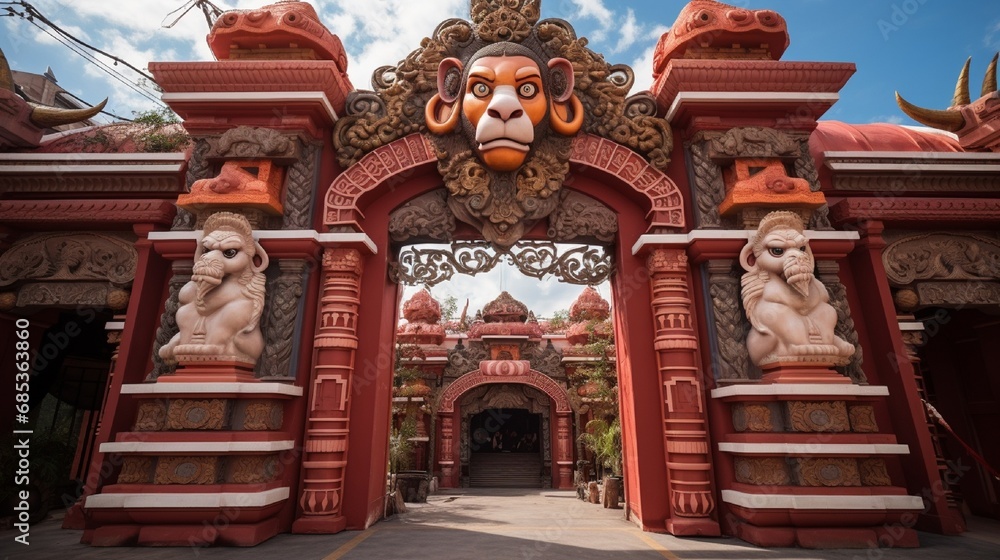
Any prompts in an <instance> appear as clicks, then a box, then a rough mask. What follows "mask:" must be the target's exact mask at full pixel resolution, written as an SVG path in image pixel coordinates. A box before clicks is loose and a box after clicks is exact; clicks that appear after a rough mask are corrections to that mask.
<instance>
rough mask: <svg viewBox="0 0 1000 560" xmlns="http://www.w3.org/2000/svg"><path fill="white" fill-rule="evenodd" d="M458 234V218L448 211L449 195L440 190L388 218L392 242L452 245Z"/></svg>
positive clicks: (402, 208)
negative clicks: (456, 223)
mask: <svg viewBox="0 0 1000 560" xmlns="http://www.w3.org/2000/svg"><path fill="white" fill-rule="evenodd" d="M454 234H455V214H454V212H452V211H451V208H449V207H448V191H447V190H445V189H438V190H434V191H431V192H429V193H426V194H423V195H421V196H418V197H417V198H415V199H413V200H411V201H409V202H407V203H406V204H404V205H402V206H400V207H399V208H397V209H396V210H394V211H393V212H392V214H390V215H389V236H390V237H392V240H393V241H398V242H406V241H409V242H415V241H428V240H430V241H442V242H449V241H451V240H452V239H453V236H454Z"/></svg>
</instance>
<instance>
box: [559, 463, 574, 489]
mask: <svg viewBox="0 0 1000 560" xmlns="http://www.w3.org/2000/svg"><path fill="white" fill-rule="evenodd" d="M556 466H557V468H558V469H559V489H560V490H572V489H573V488H574V486H573V461H556Z"/></svg>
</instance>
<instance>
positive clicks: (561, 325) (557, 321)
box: [549, 309, 569, 332]
mask: <svg viewBox="0 0 1000 560" xmlns="http://www.w3.org/2000/svg"><path fill="white" fill-rule="evenodd" d="M568 326H569V310H568V309H560V310H558V311H555V312H553V313H552V318H551V319H549V330H550V331H552V332H556V331H562V330H565V329H566V327H568Z"/></svg>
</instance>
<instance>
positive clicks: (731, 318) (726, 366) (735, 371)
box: [708, 260, 751, 379]
mask: <svg viewBox="0 0 1000 560" xmlns="http://www.w3.org/2000/svg"><path fill="white" fill-rule="evenodd" d="M735 262H736V261H734V260H722V261H709V264H708V270H709V276H708V282H709V288H708V291H709V294H710V295H711V297H712V311H713V314H714V316H713V318H714V321H713V323H714V324H715V333H716V341H717V342H716V343H717V344H718V354H717V356H716V362H715V363H714V364H713V365H714V366H715V372H714V373H715V376H716V378H717V379H748V378H749V377H750V371H751V367H750V356H749V355H748V353H747V345H746V339H747V333H748V332H749V331H750V322H749V321H747V319H746V317H745V316H744V314H743V307H742V306H741V305H740V301H741V299H740V280H739V278H737V277H736V276H734V275H733V270H734V266H733V265H734V264H735Z"/></svg>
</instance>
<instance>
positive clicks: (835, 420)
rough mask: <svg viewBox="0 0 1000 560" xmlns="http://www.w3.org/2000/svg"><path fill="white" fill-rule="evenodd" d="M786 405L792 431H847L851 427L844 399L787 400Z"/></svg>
mask: <svg viewBox="0 0 1000 560" xmlns="http://www.w3.org/2000/svg"><path fill="white" fill-rule="evenodd" d="M786 406H787V407H788V421H789V425H790V427H791V429H792V431H793V432H848V431H850V429H851V426H850V422H849V421H848V419H847V405H846V404H845V403H844V401H831V402H812V401H789V402H788V403H786Z"/></svg>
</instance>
